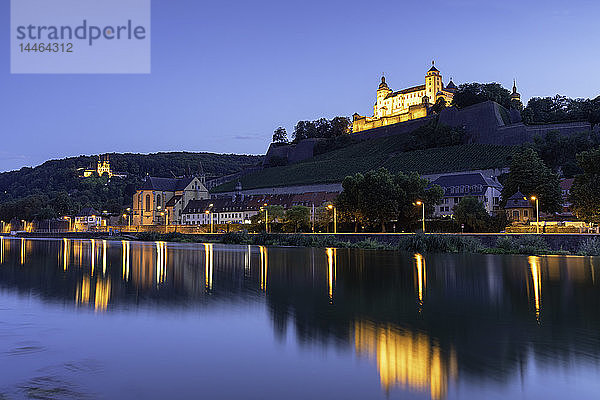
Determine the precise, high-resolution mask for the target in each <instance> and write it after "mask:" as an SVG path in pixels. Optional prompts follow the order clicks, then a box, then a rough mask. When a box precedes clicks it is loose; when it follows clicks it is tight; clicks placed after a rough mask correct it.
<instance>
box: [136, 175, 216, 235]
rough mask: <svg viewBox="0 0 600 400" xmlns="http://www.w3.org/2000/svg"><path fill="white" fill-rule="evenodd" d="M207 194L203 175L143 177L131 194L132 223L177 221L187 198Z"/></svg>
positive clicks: (188, 199)
mask: <svg viewBox="0 0 600 400" xmlns="http://www.w3.org/2000/svg"><path fill="white" fill-rule="evenodd" d="M208 198H209V194H208V190H207V189H206V187H205V186H204V177H180V178H156V177H150V176H149V177H146V180H145V181H144V183H143V184H142V186H141V187H140V188H139V189H138V190H137V191H136V193H135V194H134V195H133V210H132V212H133V218H132V224H133V225H134V226H141V225H180V224H181V223H182V213H183V210H184V209H185V207H186V206H187V205H188V203H189V202H190V201H192V200H202V199H208Z"/></svg>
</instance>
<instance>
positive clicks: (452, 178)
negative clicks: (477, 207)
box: [431, 172, 502, 217]
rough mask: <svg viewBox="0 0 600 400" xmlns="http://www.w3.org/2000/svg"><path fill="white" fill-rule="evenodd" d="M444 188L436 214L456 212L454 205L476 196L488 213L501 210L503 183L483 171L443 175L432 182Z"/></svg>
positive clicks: (448, 214) (440, 215)
mask: <svg viewBox="0 0 600 400" xmlns="http://www.w3.org/2000/svg"><path fill="white" fill-rule="evenodd" d="M431 184H432V185H439V186H441V187H442V189H444V197H443V198H442V202H441V203H440V204H438V205H436V206H435V212H434V216H436V217H445V216H451V215H453V214H454V206H456V205H457V204H459V203H460V201H461V200H462V199H463V198H464V197H467V196H468V197H474V198H476V199H477V200H479V201H480V202H481V203H483V205H484V207H485V210H486V211H487V212H488V214H490V215H493V214H495V213H497V212H498V211H500V196H501V193H502V185H501V184H500V182H498V180H497V179H496V178H495V177H486V176H484V175H483V174H482V173H480V172H478V173H470V174H452V175H442V176H440V177H439V178H437V179H435V180H434V181H433V182H431Z"/></svg>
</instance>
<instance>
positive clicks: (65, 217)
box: [63, 215, 71, 232]
mask: <svg viewBox="0 0 600 400" xmlns="http://www.w3.org/2000/svg"><path fill="white" fill-rule="evenodd" d="M63 219H64V220H65V221H67V220H68V221H69V232H70V231H71V217H69V216H67V215H65V216H64V217H63Z"/></svg>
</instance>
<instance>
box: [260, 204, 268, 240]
mask: <svg viewBox="0 0 600 400" xmlns="http://www.w3.org/2000/svg"><path fill="white" fill-rule="evenodd" d="M260 209H261V211H262V210H264V211H265V233H269V211H268V210H267V203H265V204H263V207H261V208H260Z"/></svg>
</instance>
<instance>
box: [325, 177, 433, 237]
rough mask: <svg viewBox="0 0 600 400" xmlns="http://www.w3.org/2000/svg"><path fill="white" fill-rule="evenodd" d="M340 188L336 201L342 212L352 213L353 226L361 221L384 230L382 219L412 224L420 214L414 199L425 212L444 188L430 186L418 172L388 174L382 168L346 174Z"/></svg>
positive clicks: (428, 210) (430, 207)
mask: <svg viewBox="0 0 600 400" xmlns="http://www.w3.org/2000/svg"><path fill="white" fill-rule="evenodd" d="M342 187H343V191H342V193H341V194H340V195H339V196H338V198H337V201H336V204H337V206H338V208H339V209H340V211H341V212H342V213H345V214H348V215H350V216H351V220H352V221H354V222H355V226H356V228H355V230H357V228H358V225H359V224H360V223H361V222H367V223H370V224H375V225H379V226H380V228H381V230H382V231H384V232H385V223H387V222H389V221H391V220H398V221H399V222H400V223H401V224H406V225H408V224H411V223H413V222H414V221H416V220H417V219H418V218H419V216H420V213H419V210H417V207H415V202H416V201H417V200H421V201H424V202H425V204H426V205H427V206H428V208H427V212H428V213H429V212H431V211H432V210H433V206H434V205H435V204H437V203H439V201H440V200H441V198H442V196H443V190H442V188H440V187H439V186H437V185H435V186H431V187H430V186H429V181H428V180H426V179H423V178H421V177H420V176H419V175H418V174H416V173H412V174H410V175H405V174H403V173H399V174H396V175H394V174H391V173H390V172H388V171H387V170H386V169H384V168H380V169H379V170H376V171H369V172H367V173H366V174H364V175H363V174H356V175H353V176H348V177H346V178H345V179H344V181H343V182H342Z"/></svg>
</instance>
